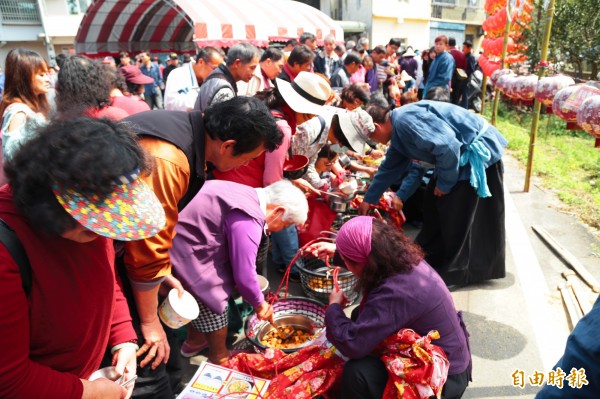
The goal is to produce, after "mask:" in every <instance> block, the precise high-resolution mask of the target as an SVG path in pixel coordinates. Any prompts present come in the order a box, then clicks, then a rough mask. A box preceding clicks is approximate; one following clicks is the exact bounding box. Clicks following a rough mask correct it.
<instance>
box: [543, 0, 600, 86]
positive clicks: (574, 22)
mask: <svg viewBox="0 0 600 399" xmlns="http://www.w3.org/2000/svg"><path fill="white" fill-rule="evenodd" d="M550 45H551V47H553V48H554V49H556V52H557V57H559V59H560V60H561V61H563V62H565V63H566V64H568V65H569V66H571V67H572V68H573V69H575V71H576V72H577V76H578V77H579V78H584V76H583V73H584V65H585V64H587V65H588V68H589V70H590V71H591V76H592V78H595V77H596V74H597V73H598V63H599V62H600V9H599V7H598V0H556V11H555V13H554V21H553V22H552V36H551V38H550Z"/></svg>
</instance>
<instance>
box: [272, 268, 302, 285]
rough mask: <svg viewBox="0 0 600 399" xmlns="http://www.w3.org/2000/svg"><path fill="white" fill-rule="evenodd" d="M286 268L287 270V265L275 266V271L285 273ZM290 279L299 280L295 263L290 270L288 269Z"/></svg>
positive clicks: (295, 281) (296, 281)
mask: <svg viewBox="0 0 600 399" xmlns="http://www.w3.org/2000/svg"><path fill="white" fill-rule="evenodd" d="M286 270H287V267H283V266H278V267H277V271H278V272H279V273H281V274H285V271H286ZM290 281H292V282H294V283H298V282H300V272H299V271H298V268H297V267H296V266H295V265H294V266H293V267H292V270H290Z"/></svg>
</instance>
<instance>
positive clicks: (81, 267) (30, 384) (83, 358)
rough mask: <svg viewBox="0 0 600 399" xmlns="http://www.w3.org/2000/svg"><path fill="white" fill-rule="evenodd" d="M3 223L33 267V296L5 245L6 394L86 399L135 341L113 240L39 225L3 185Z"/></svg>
mask: <svg viewBox="0 0 600 399" xmlns="http://www.w3.org/2000/svg"><path fill="white" fill-rule="evenodd" d="M0 218H2V219H4V220H5V221H6V223H7V224H8V225H10V226H11V227H12V228H13V229H14V230H15V232H16V233H17V236H18V237H19V239H20V241H21V243H22V245H23V247H24V248H25V252H26V253H27V257H28V258H29V262H30V264H31V270H32V273H31V274H32V285H31V292H30V293H29V296H28V297H27V296H26V295H25V291H24V290H23V287H22V286H21V274H20V272H19V268H18V266H17V264H16V263H15V262H14V261H13V259H12V257H11V256H10V254H9V252H8V250H7V249H6V248H5V247H4V246H3V245H0V301H2V303H3V306H1V307H0V336H1V337H2V351H1V352H0V353H1V355H0V397H2V398H13V399H18V398H25V399H29V398H46V399H51V398H57V399H58V398H60V399H71V398H73V399H75V398H76V399H79V398H81V395H82V393H83V385H82V384H81V381H79V378H84V379H85V378H88V377H89V376H90V374H91V373H92V372H94V371H95V370H97V369H98V368H99V366H100V362H101V360H102V357H103V355H104V353H105V350H106V348H107V345H108V346H111V347H112V346H114V345H117V344H119V343H123V342H127V341H129V340H132V339H135V338H136V335H135V332H134V330H133V327H132V325H131V316H130V315H129V308H128V307H127V302H126V300H125V297H124V296H123V294H122V292H121V289H120V287H119V284H118V283H117V281H116V279H115V268H114V251H113V244H112V241H111V240H109V239H107V238H104V237H99V238H97V239H96V240H94V241H92V242H90V243H86V244H80V243H77V242H74V241H71V240H67V239H65V238H62V237H59V236H48V235H46V234H44V233H42V232H40V231H38V230H35V229H33V228H32V226H31V225H30V224H29V222H28V221H27V219H25V218H24V217H23V216H22V215H21V214H20V213H19V212H18V211H17V210H16V209H15V207H14V205H13V200H12V190H10V188H9V187H8V186H6V185H5V186H3V187H2V188H0Z"/></svg>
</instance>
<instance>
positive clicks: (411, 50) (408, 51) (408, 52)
mask: <svg viewBox="0 0 600 399" xmlns="http://www.w3.org/2000/svg"><path fill="white" fill-rule="evenodd" d="M415 55H416V54H415V52H414V51H413V49H412V47H409V48H408V50H406V51H405V52H404V54H403V55H402V56H403V57H414V56H415Z"/></svg>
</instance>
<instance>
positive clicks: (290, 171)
mask: <svg viewBox="0 0 600 399" xmlns="http://www.w3.org/2000/svg"><path fill="white" fill-rule="evenodd" d="M308 162H309V159H308V157H306V156H304V155H300V154H296V155H293V156H292V158H291V159H288V160H286V161H285V162H284V164H283V177H285V178H286V179H289V180H296V179H299V178H301V177H302V176H304V174H305V173H306V171H307V170H308Z"/></svg>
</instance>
